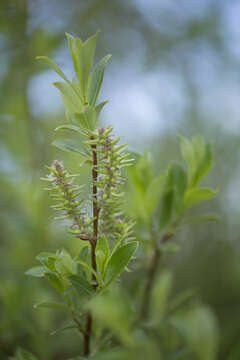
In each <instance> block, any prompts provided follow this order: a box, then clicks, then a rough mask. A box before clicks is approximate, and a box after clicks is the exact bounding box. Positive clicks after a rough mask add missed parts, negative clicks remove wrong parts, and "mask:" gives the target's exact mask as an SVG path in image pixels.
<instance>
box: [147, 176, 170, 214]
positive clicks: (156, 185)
mask: <svg viewBox="0 0 240 360" xmlns="http://www.w3.org/2000/svg"><path fill="white" fill-rule="evenodd" d="M165 179H166V176H165V175H162V176H159V177H157V178H155V179H153V180H152V181H151V183H150V184H149V186H148V188H147V191H146V195H145V208H146V211H147V215H148V216H150V217H151V216H152V214H153V213H154V211H155V209H156V207H157V204H158V203H159V198H160V196H161V194H162V191H163V188H164V182H165Z"/></svg>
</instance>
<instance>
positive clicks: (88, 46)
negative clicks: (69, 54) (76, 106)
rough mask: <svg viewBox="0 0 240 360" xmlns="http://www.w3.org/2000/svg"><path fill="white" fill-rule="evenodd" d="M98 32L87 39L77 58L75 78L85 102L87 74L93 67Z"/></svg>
mask: <svg viewBox="0 0 240 360" xmlns="http://www.w3.org/2000/svg"><path fill="white" fill-rule="evenodd" d="M99 33H100V32H99V31H97V32H96V34H94V35H93V36H91V37H90V38H88V39H87V40H86V41H85V42H84V43H83V46H82V49H81V52H80V54H79V56H78V73H77V78H78V80H79V83H80V86H81V89H82V93H83V97H84V99H85V101H86V102H87V88H88V78H89V73H90V70H91V68H92V65H93V58H94V54H95V49H96V42H97V38H98V35H99Z"/></svg>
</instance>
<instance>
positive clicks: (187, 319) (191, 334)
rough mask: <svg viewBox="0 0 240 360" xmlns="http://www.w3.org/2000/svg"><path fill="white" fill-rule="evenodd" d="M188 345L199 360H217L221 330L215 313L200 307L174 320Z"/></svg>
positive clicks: (173, 322)
mask: <svg viewBox="0 0 240 360" xmlns="http://www.w3.org/2000/svg"><path fill="white" fill-rule="evenodd" d="M171 322H172V324H173V325H174V326H175V327H176V328H177V329H178V330H179V332H180V333H181V334H182V336H183V337H184V339H185V341H186V343H187V344H188V346H189V347H190V349H191V350H192V352H193V353H194V354H195V356H196V357H197V358H198V359H199V360H215V359H216V358H217V350H218V343H219V329H218V325H217V321H216V318H215V316H214V315H213V313H212V312H211V311H210V310H209V308H208V307H206V306H199V307H197V308H194V309H191V310H189V311H188V312H186V313H183V314H180V315H177V316H175V317H174V318H172V321H171Z"/></svg>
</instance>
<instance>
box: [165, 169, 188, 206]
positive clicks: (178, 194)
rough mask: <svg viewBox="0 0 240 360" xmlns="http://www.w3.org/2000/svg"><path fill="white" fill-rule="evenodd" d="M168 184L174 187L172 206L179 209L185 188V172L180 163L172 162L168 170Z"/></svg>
mask: <svg viewBox="0 0 240 360" xmlns="http://www.w3.org/2000/svg"><path fill="white" fill-rule="evenodd" d="M167 183H168V186H169V187H172V188H175V190H176V191H175V199H174V206H175V208H176V210H177V211H179V210H181V206H182V201H183V196H184V193H185V191H186V189H187V174H186V172H185V170H184V169H183V168H182V166H181V165H179V164H178V163H172V164H171V166H170V168H169V170H168V180H167Z"/></svg>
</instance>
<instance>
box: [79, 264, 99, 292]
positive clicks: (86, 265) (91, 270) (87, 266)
mask: <svg viewBox="0 0 240 360" xmlns="http://www.w3.org/2000/svg"><path fill="white" fill-rule="evenodd" d="M77 263H78V264H80V265H82V266H83V267H84V268H85V269H86V270H88V271H90V272H91V273H92V274H93V275H94V276H95V277H96V279H97V281H98V282H99V284H100V285H101V286H102V285H103V281H102V279H101V277H100V276H99V274H98V273H97V272H96V271H95V270H93V268H92V267H91V266H89V265H88V264H87V263H86V262H84V261H81V260H77Z"/></svg>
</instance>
